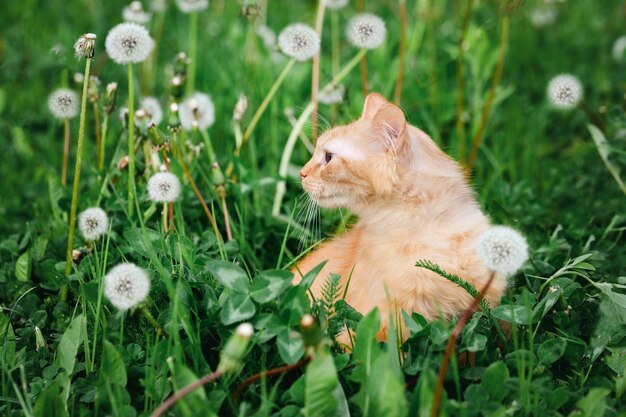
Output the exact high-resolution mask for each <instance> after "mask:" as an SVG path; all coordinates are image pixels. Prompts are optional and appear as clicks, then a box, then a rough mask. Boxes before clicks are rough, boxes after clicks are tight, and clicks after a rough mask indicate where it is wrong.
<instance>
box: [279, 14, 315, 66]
mask: <svg viewBox="0 0 626 417" xmlns="http://www.w3.org/2000/svg"><path fill="white" fill-rule="evenodd" d="M278 47H279V48H280V50H281V51H283V53H284V54H285V55H287V56H288V57H290V58H293V59H295V60H296V61H306V60H307V59H310V58H313V57H314V56H315V54H317V53H318V52H319V50H320V37H319V35H318V34H317V32H316V31H315V29H313V28H312V27H311V26H309V25H305V24H304V23H294V24H292V25H289V26H287V27H286V28H285V29H283V30H282V32H280V35H278Z"/></svg>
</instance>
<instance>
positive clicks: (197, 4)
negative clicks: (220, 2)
mask: <svg viewBox="0 0 626 417" xmlns="http://www.w3.org/2000/svg"><path fill="white" fill-rule="evenodd" d="M176 5H177V6H178V8H179V9H180V11H181V12H183V13H193V12H199V11H202V10H204V9H206V8H208V7H209V0H176Z"/></svg>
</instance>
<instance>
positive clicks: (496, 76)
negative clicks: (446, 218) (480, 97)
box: [466, 16, 509, 175]
mask: <svg viewBox="0 0 626 417" xmlns="http://www.w3.org/2000/svg"><path fill="white" fill-rule="evenodd" d="M508 40H509V17H508V16H504V18H503V19H502V33H501V34H500V50H499V51H498V61H497V64H496V70H495V71H494V73H493V79H492V80H491V88H490V89H489V95H488V96H487V102H486V103H485V107H484V108H483V114H482V116H481V118H480V125H479V126H478V130H476V134H475V135H474V138H473V139H472V151H471V153H470V157H469V161H468V163H467V169H466V172H467V174H468V175H470V174H471V173H472V169H473V168H474V162H475V161H476V155H477V154H478V145H480V141H481V139H482V137H483V133H484V132H485V127H486V126H487V121H488V120H489V113H490V112H491V106H492V105H493V100H494V98H495V97H496V90H497V88H498V85H499V84H500V77H501V76H502V69H503V68H504V58H505V56H506V45H507V42H508Z"/></svg>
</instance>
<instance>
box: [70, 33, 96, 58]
mask: <svg viewBox="0 0 626 417" xmlns="http://www.w3.org/2000/svg"><path fill="white" fill-rule="evenodd" d="M95 46H96V35H94V34H93V33H85V34H84V35H81V36H80V37H79V38H78V39H77V40H76V42H75V43H74V53H75V54H76V57H77V58H93V51H94V48H95Z"/></svg>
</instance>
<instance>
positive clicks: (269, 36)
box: [256, 25, 276, 50]
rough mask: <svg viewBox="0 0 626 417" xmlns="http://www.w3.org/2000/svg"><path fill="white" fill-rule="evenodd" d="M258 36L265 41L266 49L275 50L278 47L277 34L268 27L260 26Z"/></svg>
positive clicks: (257, 28)
mask: <svg viewBox="0 0 626 417" xmlns="http://www.w3.org/2000/svg"><path fill="white" fill-rule="evenodd" d="M256 34H257V36H258V37H259V38H261V40H262V41H263V45H265V48H266V49H270V50H271V49H274V47H275V46H276V33H274V31H273V30H272V29H271V28H270V27H268V26H266V25H258V26H257V27H256Z"/></svg>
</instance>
